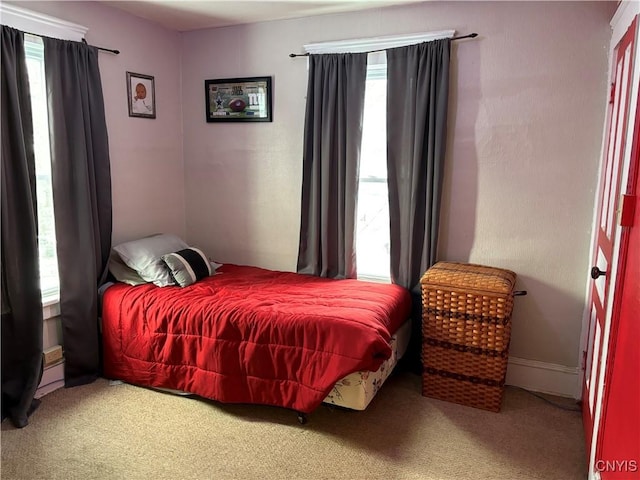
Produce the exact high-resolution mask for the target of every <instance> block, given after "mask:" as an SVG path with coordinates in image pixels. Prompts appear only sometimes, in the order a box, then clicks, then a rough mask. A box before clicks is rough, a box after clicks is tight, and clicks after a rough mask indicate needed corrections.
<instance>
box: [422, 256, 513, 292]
mask: <svg viewBox="0 0 640 480" xmlns="http://www.w3.org/2000/svg"><path fill="white" fill-rule="evenodd" d="M420 283H421V284H423V285H424V284H429V285H443V286H444V285H446V286H450V287H457V288H465V289H473V290H481V291H485V292H487V291H488V292H495V293H503V294H510V293H511V292H512V291H513V287H514V286H515V283H516V274H515V273H514V272H512V271H510V270H504V269H501V268H495V267H487V266H484V265H475V264H472V263H455V262H438V263H436V264H435V265H433V266H432V267H431V268H430V269H428V270H427V271H426V272H425V274H424V275H423V276H422V278H421V279H420Z"/></svg>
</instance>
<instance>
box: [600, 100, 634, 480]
mask: <svg viewBox="0 0 640 480" xmlns="http://www.w3.org/2000/svg"><path fill="white" fill-rule="evenodd" d="M631 150H632V153H631V165H630V171H629V180H628V182H627V184H628V186H627V191H626V193H625V195H624V200H623V205H622V208H621V215H620V224H621V226H622V236H621V241H620V262H619V270H618V278H617V281H616V294H615V298H614V300H613V301H614V306H613V314H612V319H611V335H610V337H609V338H610V343H609V350H608V355H607V366H606V375H605V390H604V400H603V406H602V416H601V421H600V430H601V433H600V434H599V435H598V437H599V438H598V442H597V445H596V461H595V465H594V466H595V470H597V471H599V472H600V475H601V477H600V478H601V479H602V480H614V479H619V480H623V479H624V480H630V479H640V350H639V349H638V345H637V343H638V339H640V202H639V201H638V197H640V174H639V173H638V171H639V170H640V99H639V103H638V107H637V108H636V126H635V134H634V139H633V146H632V149H631Z"/></svg>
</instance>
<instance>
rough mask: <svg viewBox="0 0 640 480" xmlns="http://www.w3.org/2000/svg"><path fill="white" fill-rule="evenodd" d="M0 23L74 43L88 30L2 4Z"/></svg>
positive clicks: (74, 24)
mask: <svg viewBox="0 0 640 480" xmlns="http://www.w3.org/2000/svg"><path fill="white" fill-rule="evenodd" d="M0 23H2V24H3V25H7V26H8V27H13V28H16V29H18V30H22V31H23V32H27V33H34V34H36V35H42V36H46V37H53V38H59V39H61V40H73V41H75V42H81V41H82V39H83V38H84V36H85V35H86V33H87V31H88V30H89V29H88V28H87V27H84V26H82V25H78V24H77V23H71V22H67V21H65V20H61V19H59V18H56V17H50V16H49V15H44V14H42V13H38V12H33V11H31V10H27V9H25V8H20V7H16V6H15V5H7V4H4V3H0Z"/></svg>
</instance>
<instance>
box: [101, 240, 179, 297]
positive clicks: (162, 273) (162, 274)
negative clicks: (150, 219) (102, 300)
mask: <svg viewBox="0 0 640 480" xmlns="http://www.w3.org/2000/svg"><path fill="white" fill-rule="evenodd" d="M184 248H188V245H187V244H186V243H185V242H184V241H182V239H180V238H179V237H177V236H176V235H172V234H168V233H160V234H157V235H152V236H151V237H145V238H141V239H139V240H133V241H131V242H126V243H121V244H120V245H117V246H115V247H114V248H113V250H114V251H115V252H116V253H117V254H118V255H120V258H121V259H122V261H123V262H124V263H126V264H127V265H128V266H129V267H130V268H133V269H134V270H135V271H136V272H138V275H140V277H142V279H143V280H145V281H147V282H153V283H154V284H156V285H157V286H159V287H166V286H167V285H175V283H174V281H173V279H172V278H171V273H170V272H169V269H168V268H167V266H166V265H165V263H164V262H163V261H162V256H163V255H166V254H167V253H171V252H175V251H178V250H182V249H184Z"/></svg>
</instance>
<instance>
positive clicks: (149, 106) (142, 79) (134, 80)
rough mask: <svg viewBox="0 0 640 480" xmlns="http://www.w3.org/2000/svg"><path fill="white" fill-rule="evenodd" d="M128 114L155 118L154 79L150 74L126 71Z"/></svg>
mask: <svg viewBox="0 0 640 480" xmlns="http://www.w3.org/2000/svg"><path fill="white" fill-rule="evenodd" d="M127 99H128V102H127V103H128V104H129V116H130V117H139V118H156V90H155V80H154V78H153V77H152V76H151V75H143V74H141V73H133V72H127Z"/></svg>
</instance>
